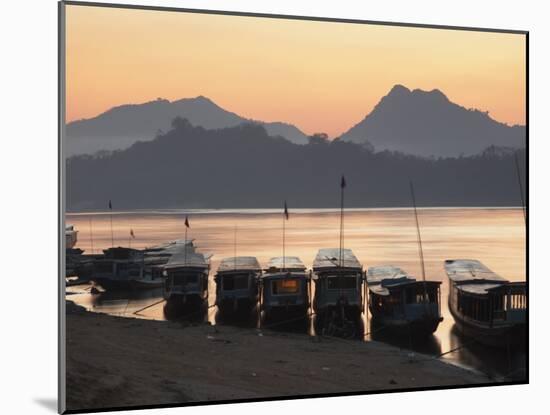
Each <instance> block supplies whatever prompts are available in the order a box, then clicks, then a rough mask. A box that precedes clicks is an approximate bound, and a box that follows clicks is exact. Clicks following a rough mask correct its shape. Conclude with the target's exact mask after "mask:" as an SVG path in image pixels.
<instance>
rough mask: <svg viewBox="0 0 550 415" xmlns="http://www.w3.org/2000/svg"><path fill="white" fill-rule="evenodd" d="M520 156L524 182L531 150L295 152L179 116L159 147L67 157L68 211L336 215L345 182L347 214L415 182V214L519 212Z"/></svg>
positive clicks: (352, 147) (322, 141)
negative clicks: (450, 154)
mask: <svg viewBox="0 0 550 415" xmlns="http://www.w3.org/2000/svg"><path fill="white" fill-rule="evenodd" d="M515 157H517V159H518V160H519V165H520V172H521V177H522V180H523V181H524V182H525V162H526V159H525V157H526V153H525V150H512V149H506V148H498V147H493V148H489V149H487V150H486V151H484V152H483V153H481V154H479V155H476V156H470V157H457V158H422V157H417V156H411V155H406V154H401V153H397V152H389V151H383V152H374V149H373V148H372V146H368V145H359V144H354V143H351V142H344V141H333V142H331V141H328V140H327V137H326V135H323V134H316V135H314V136H312V137H311V138H310V141H309V144H307V145H296V144H292V143H290V142H289V141H287V140H285V139H283V138H280V137H270V136H268V135H267V133H266V131H265V129H264V128H263V127H262V126H261V125H258V124H243V125H239V126H237V127H232V128H225V129H219V130H205V129H203V128H202V127H193V126H192V125H191V124H190V123H189V122H188V121H187V120H185V119H181V118H176V119H175V120H174V121H173V123H172V130H170V131H168V132H166V133H159V135H158V136H157V137H156V138H155V139H154V140H153V141H148V142H138V143H135V144H134V145H132V146H131V147H130V148H128V149H126V150H121V151H115V152H111V153H105V152H104V153H102V154H99V155H95V156H76V157H72V158H69V159H67V175H66V188H67V210H68V211H77V210H87V209H105V207H106V203H107V202H108V200H113V201H114V202H116V203H114V204H115V207H116V208H117V209H132V208H135V209H138V208H140V209H141V208H267V207H279V206H281V205H282V201H283V200H287V201H288V203H289V206H292V207H319V208H321V207H336V206H338V204H339V183H340V177H341V175H342V174H344V175H345V177H346V181H347V188H346V205H347V206H348V207H401V206H410V204H411V202H410V194H409V187H408V186H409V180H412V181H413V182H414V184H415V189H416V193H417V203H418V205H419V206H520V205H521V197H520V190H519V184H518V179H517V174H516V166H515V160H514V158H515ZM523 188H524V189H525V185H524V186H523Z"/></svg>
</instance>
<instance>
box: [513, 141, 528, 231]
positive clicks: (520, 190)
mask: <svg viewBox="0 0 550 415" xmlns="http://www.w3.org/2000/svg"><path fill="white" fill-rule="evenodd" d="M514 160H515V161H516V173H517V176H518V183H519V195H520V197H521V208H522V210H523V221H524V222H525V224H526V225H527V212H526V211H525V199H524V198H523V185H522V184H521V173H520V171H519V162H518V153H517V152H516V153H514Z"/></svg>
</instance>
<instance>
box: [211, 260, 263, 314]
mask: <svg viewBox="0 0 550 415" xmlns="http://www.w3.org/2000/svg"><path fill="white" fill-rule="evenodd" d="M261 274H262V268H261V266H260V263H259V262H258V260H257V259H256V258H255V257H252V256H238V257H231V258H224V259H222V261H221V262H220V265H219V266H218V270H217V273H216V276H215V277H214V281H215V282H216V305H217V306H218V310H219V311H220V313H222V314H224V315H236V314H243V315H245V314H247V313H249V312H250V311H251V310H252V308H253V307H254V306H256V304H257V302H258V281H259V278H260V276H261Z"/></svg>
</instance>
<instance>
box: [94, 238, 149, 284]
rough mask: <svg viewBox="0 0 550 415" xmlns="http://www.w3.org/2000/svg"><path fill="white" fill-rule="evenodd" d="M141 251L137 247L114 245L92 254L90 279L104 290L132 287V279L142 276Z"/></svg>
mask: <svg viewBox="0 0 550 415" xmlns="http://www.w3.org/2000/svg"><path fill="white" fill-rule="evenodd" d="M143 274H144V263H143V253H142V252H141V251H139V250H137V249H132V248H124V247H116V248H108V249H105V250H103V255H95V256H94V264H93V272H92V276H91V278H90V279H91V280H92V281H94V282H95V283H96V284H99V285H100V286H101V287H103V288H104V289H105V290H128V289H132V281H133V280H136V279H141V278H143Z"/></svg>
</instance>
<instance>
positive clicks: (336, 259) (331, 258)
mask: <svg viewBox="0 0 550 415" xmlns="http://www.w3.org/2000/svg"><path fill="white" fill-rule="evenodd" d="M341 252H342V267H340V248H322V249H319V251H318V252H317V256H316V257H315V260H314V261H313V271H323V270H334V269H335V268H352V269H357V270H362V269H363V266H362V265H361V263H360V262H359V261H358V260H357V258H356V257H355V255H354V253H353V251H352V250H351V249H342V251H341Z"/></svg>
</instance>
